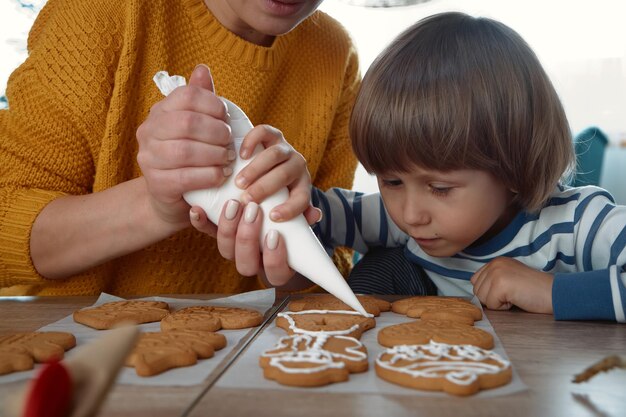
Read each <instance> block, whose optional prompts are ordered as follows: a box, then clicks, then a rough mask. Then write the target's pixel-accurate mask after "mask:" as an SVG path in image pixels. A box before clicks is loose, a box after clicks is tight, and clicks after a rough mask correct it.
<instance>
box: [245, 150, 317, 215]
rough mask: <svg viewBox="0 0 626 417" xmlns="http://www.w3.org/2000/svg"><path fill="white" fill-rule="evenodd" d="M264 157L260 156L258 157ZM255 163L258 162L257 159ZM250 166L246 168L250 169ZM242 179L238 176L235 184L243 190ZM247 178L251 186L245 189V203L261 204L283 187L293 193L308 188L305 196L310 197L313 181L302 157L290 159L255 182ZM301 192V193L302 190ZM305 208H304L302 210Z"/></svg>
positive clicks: (247, 182)
mask: <svg viewBox="0 0 626 417" xmlns="http://www.w3.org/2000/svg"><path fill="white" fill-rule="evenodd" d="M262 155H263V154H259V156H258V157H261V156H262ZM258 157H257V158H258ZM253 162H256V158H255V160H254V161H253ZM250 165H251V164H250ZM250 165H248V167H246V168H249V167H250ZM241 178H242V176H241V175H237V178H236V179H235V183H236V184H237V185H238V186H239V187H240V188H242V187H241V185H242V184H243V182H242V181H241ZM245 178H246V180H245V183H246V184H250V185H248V186H247V187H245V190H246V192H245V193H243V195H242V198H243V199H244V201H256V202H261V201H263V200H265V199H266V198H267V197H269V196H271V195H272V194H274V193H276V192H277V191H278V190H280V189H281V188H283V187H289V189H290V190H291V192H293V189H294V188H296V187H300V188H306V191H305V194H307V195H308V196H309V197H310V189H309V188H308V187H309V186H310V184H311V180H310V177H309V172H308V171H307V169H306V161H305V160H304V158H302V157H290V158H289V159H288V160H286V161H285V162H283V163H281V164H279V165H277V166H275V167H274V168H272V169H271V170H270V171H268V172H266V173H264V174H263V176H261V177H259V178H258V179H256V180H254V181H249V180H248V177H247V174H246V177H245ZM299 191H300V192H301V191H302V190H299ZM304 208H305V207H302V210H304ZM302 210H301V211H300V212H302Z"/></svg>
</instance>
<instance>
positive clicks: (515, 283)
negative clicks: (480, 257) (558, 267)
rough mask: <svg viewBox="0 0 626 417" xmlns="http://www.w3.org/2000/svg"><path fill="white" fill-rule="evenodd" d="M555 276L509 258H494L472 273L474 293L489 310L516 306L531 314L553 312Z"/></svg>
mask: <svg viewBox="0 0 626 417" xmlns="http://www.w3.org/2000/svg"><path fill="white" fill-rule="evenodd" d="M553 281H554V276H553V275H552V274H548V273H546V272H542V271H537V270H535V269H533V268H530V267H528V266H526V265H524V264H523V263H521V262H519V261H517V260H515V259H512V258H505V257H502V258H496V259H494V260H493V261H491V262H489V263H488V264H486V265H485V266H483V267H482V268H480V269H479V270H478V271H476V273H475V274H474V275H473V276H472V279H471V282H472V284H473V285H474V294H475V295H476V296H477V297H478V299H479V300H480V302H481V303H482V304H483V305H485V306H486V307H487V308H489V309H492V310H508V309H510V308H511V306H513V305H515V306H517V307H519V308H521V309H523V310H526V311H528V312H530V313H544V314H552V313H553V311H552V282H553Z"/></svg>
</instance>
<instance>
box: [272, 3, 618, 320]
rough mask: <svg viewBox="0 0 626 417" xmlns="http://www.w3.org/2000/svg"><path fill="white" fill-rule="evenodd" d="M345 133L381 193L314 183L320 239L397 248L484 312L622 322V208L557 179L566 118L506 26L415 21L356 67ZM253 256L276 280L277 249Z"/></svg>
mask: <svg viewBox="0 0 626 417" xmlns="http://www.w3.org/2000/svg"><path fill="white" fill-rule="evenodd" d="M350 129H351V132H350V133H351V139H352V145H353V149H354V151H355V153H356V155H357V158H358V159H359V160H360V161H361V163H362V164H363V165H364V167H365V168H366V169H367V170H368V171H369V172H372V173H374V174H376V176H377V177H378V183H379V187H380V194H372V195H363V194H361V193H358V192H354V191H347V190H342V189H337V188H335V189H331V190H330V191H327V192H326V193H323V192H321V191H319V190H317V189H314V190H313V203H314V205H316V206H317V207H319V208H320V209H322V212H323V219H322V220H321V222H319V223H318V224H317V226H316V230H317V232H318V233H319V236H320V238H321V240H322V241H323V243H324V244H325V245H327V246H328V247H331V248H332V247H335V246H338V245H346V246H349V247H352V248H354V249H356V250H357V251H359V252H366V251H368V250H369V248H373V247H404V251H405V254H406V256H407V257H408V258H409V259H410V260H411V261H413V262H414V263H416V264H418V265H420V266H421V267H423V268H424V270H425V271H426V272H427V274H428V276H429V277H430V278H431V279H432V281H433V282H434V283H435V285H436V286H437V288H438V293H439V294H441V295H457V296H470V295H472V294H475V295H476V296H477V297H478V298H479V299H480V301H481V302H482V303H483V304H484V305H485V306H486V307H488V308H491V309H508V308H510V307H511V306H512V305H516V306H518V307H520V308H522V309H524V310H526V311H529V312H536V313H545V314H554V317H555V318H556V319H560V320H566V319H569V320H575V319H580V320H590V319H600V320H615V321H618V322H625V321H626V318H625V316H624V309H625V307H626V277H625V276H624V275H625V274H624V273H623V271H622V267H623V266H624V265H625V264H626V207H622V206H617V205H615V204H614V202H613V199H612V197H611V196H610V195H609V193H607V192H606V191H604V190H602V189H599V188H596V187H584V188H568V187H565V186H564V185H562V182H561V180H562V178H564V176H566V175H567V174H568V173H569V171H570V169H571V167H572V166H573V161H574V153H573V149H572V142H571V137H570V132H569V127H568V123H567V119H566V116H565V113H564V111H563V108H562V105H561V103H560V101H559V99H558V96H557V94H556V92H555V90H554V88H553V86H552V84H551V82H550V80H549V78H548V77H547V75H546V73H545V72H544V70H543V68H542V67H541V64H540V63H539V61H538V59H537V57H536V56H535V54H534V53H533V52H532V50H531V49H530V48H529V46H528V45H527V44H526V43H525V42H524V40H523V39H522V38H521V37H520V36H519V35H518V34H517V33H515V32H514V31H513V30H512V29H510V28H508V27H507V26H505V25H503V24H501V23H499V22H496V21H493V20H490V19H485V18H474V17H471V16H468V15H464V14H461V13H443V14H440V15H435V16H431V17H428V18H426V19H424V20H422V21H420V22H418V23H417V24H415V25H414V26H413V27H411V28H409V29H408V30H407V31H405V32H404V33H403V34H401V35H400V36H399V37H398V38H396V40H395V41H393V42H392V44H391V45H390V46H389V47H388V48H387V49H386V50H385V51H384V52H383V53H382V54H381V55H380V56H379V57H378V59H377V60H376V61H375V62H374V63H373V64H372V66H371V67H370V69H369V70H368V72H367V74H366V76H365V77H364V80H363V84H362V87H361V89H360V91H359V94H358V96H357V101H356V104H355V107H354V109H353V113H352V118H351V123H350ZM279 243H280V242H279ZM263 254H264V265H265V271H266V273H267V274H268V276H271V277H272V279H275V280H277V281H281V282H282V281H285V280H287V279H288V278H289V271H288V269H287V268H285V263H284V258H283V257H282V256H284V253H283V248H282V247H281V246H280V244H276V243H275V242H269V244H268V242H266V244H265V248H264V253H263ZM373 279H375V278H373Z"/></svg>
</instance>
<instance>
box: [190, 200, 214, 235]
mask: <svg viewBox="0 0 626 417" xmlns="http://www.w3.org/2000/svg"><path fill="white" fill-rule="evenodd" d="M189 221H191V225H192V226H193V227H194V228H195V229H196V230H198V231H200V232H202V233H206V234H207V235H209V236H211V237H215V236H216V235H217V226H216V225H214V224H213V223H211V221H210V220H209V219H208V217H207V216H206V213H205V212H204V210H202V209H201V208H200V207H197V206H192V207H191V209H190V210H189Z"/></svg>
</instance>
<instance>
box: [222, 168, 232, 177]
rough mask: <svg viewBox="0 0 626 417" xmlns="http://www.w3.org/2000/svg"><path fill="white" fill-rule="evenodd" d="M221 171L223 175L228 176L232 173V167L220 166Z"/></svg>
mask: <svg viewBox="0 0 626 417" xmlns="http://www.w3.org/2000/svg"><path fill="white" fill-rule="evenodd" d="M222 172H223V173H224V176H225V177H230V176H231V175H232V174H233V169H232V168H231V167H224V168H222Z"/></svg>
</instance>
